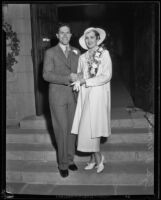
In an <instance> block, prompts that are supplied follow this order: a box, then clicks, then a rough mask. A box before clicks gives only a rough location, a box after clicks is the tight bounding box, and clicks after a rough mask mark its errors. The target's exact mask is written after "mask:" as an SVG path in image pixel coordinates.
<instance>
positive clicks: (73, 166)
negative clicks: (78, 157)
mask: <svg viewBox="0 0 161 200" xmlns="http://www.w3.org/2000/svg"><path fill="white" fill-rule="evenodd" d="M68 168H69V169H70V170H72V171H76V170H78V167H77V166H76V164H74V163H73V164H71V165H69V167H68Z"/></svg>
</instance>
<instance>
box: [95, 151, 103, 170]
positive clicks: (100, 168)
mask: <svg viewBox="0 0 161 200" xmlns="http://www.w3.org/2000/svg"><path fill="white" fill-rule="evenodd" d="M104 159H105V158H104V156H103V155H102V158H101V162H100V164H99V165H97V166H96V168H97V173H100V172H102V171H103V170H104V164H103V162H104Z"/></svg>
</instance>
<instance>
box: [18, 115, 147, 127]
mask: <svg viewBox="0 0 161 200" xmlns="http://www.w3.org/2000/svg"><path fill="white" fill-rule="evenodd" d="M49 126H51V124H50V125H49ZM20 127H21V128H22V129H47V128H48V124H47V122H46V120H45V119H42V118H37V117H36V119H34V117H31V119H29V118H27V119H23V121H21V122H20ZM111 127H112V128H114V127H117V128H124V127H129V128H144V127H149V123H148V122H147V120H146V119H145V118H139V119H138V118H137V119H133V118H131V119H113V120H111Z"/></svg>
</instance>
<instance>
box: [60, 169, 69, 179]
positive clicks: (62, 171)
mask: <svg viewBox="0 0 161 200" xmlns="http://www.w3.org/2000/svg"><path fill="white" fill-rule="evenodd" d="M59 172H60V175H61V176H62V177H63V178H65V177H67V176H68V175H69V172H68V170H67V169H59Z"/></svg>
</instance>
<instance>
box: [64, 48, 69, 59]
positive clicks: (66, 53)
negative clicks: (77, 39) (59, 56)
mask: <svg viewBox="0 0 161 200" xmlns="http://www.w3.org/2000/svg"><path fill="white" fill-rule="evenodd" d="M64 53H65V56H66V58H68V54H69V49H68V47H66V48H65V52H64Z"/></svg>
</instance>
